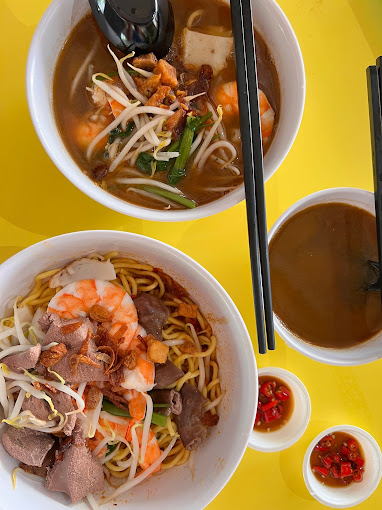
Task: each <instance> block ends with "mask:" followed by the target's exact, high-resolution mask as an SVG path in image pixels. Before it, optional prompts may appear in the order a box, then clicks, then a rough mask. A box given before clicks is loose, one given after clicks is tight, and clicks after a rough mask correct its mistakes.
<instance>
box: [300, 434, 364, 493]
mask: <svg viewBox="0 0 382 510" xmlns="http://www.w3.org/2000/svg"><path fill="white" fill-rule="evenodd" d="M310 467H311V469H312V472H313V473H314V476H315V477H316V478H317V480H319V482H321V483H322V484H324V485H328V486H330V487H344V486H346V485H349V484H351V483H353V482H356V483H359V482H362V479H363V473H364V470H365V457H364V454H363V452H362V449H361V447H360V445H359V443H358V441H357V440H356V439H354V437H352V436H350V435H349V434H346V433H345V432H341V431H337V432H333V433H332V434H330V435H328V436H324V437H323V438H322V439H321V440H320V441H319V442H318V443H317V444H316V446H315V447H314V449H313V451H312V453H311V456H310Z"/></svg>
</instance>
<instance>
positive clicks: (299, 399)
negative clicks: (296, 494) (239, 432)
mask: <svg viewBox="0 0 382 510" xmlns="http://www.w3.org/2000/svg"><path fill="white" fill-rule="evenodd" d="M264 375H266V376H269V377H270V378H272V377H277V378H278V379H281V380H282V381H284V382H285V384H286V385H287V386H288V387H289V388H290V390H291V393H292V395H293V410H292V415H291V416H290V418H289V420H288V421H287V423H286V424H285V425H284V426H283V427H281V428H280V429H277V430H274V431H273V432H272V431H271V432H260V431H258V430H256V429H255V430H252V432H251V435H250V438H249V443H248V446H250V447H251V448H253V449H254V450H258V451H260V452H279V451H281V450H285V449H286V448H289V447H290V446H292V445H293V444H294V443H296V442H297V441H298V440H299V439H300V437H301V436H302V435H303V433H304V432H305V430H306V427H307V426H308V423H309V420H310V413H311V404H310V397H309V393H308V390H307V389H306V388H305V385H304V384H303V382H302V381H300V379H299V378H298V377H296V376H295V375H294V374H292V373H291V372H289V371H288V370H284V369H283V368H278V367H267V368H260V369H259V377H262V376H264Z"/></svg>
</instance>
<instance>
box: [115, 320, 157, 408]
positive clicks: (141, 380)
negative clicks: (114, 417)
mask: <svg viewBox="0 0 382 510" xmlns="http://www.w3.org/2000/svg"><path fill="white" fill-rule="evenodd" d="M145 336H146V331H145V330H144V329H143V328H142V327H141V326H138V330H137V333H136V336H135V338H134V339H133V341H132V342H131V343H130V346H129V349H131V350H132V351H135V352H136V353H137V354H138V360H137V366H136V367H135V368H134V369H132V370H129V369H128V368H127V367H124V373H123V375H124V381H123V382H122V383H121V386H122V388H125V389H126V390H136V391H137V392H140V393H143V392H147V391H150V390H152V389H153V387H154V379H155V365H154V363H152V362H151V361H148V359H147V356H146V350H147V348H146V344H145V343H144V342H143V341H142V340H141V338H142V337H145ZM138 337H139V338H138ZM124 397H125V398H126V400H128V401H130V400H132V403H131V406H132V409H133V408H134V410H133V412H134V413H137V414H138V416H139V415H140V414H141V413H142V408H143V400H142V399H144V397H143V395H140V396H139V397H138V396H137V395H136V394H135V393H134V394H133V393H129V392H127V393H126V394H124ZM144 400H145V403H144V409H146V399H144ZM129 408H130V405H129ZM130 414H131V416H133V414H132V413H131V411H130Z"/></svg>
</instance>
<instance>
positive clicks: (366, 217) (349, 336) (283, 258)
mask: <svg viewBox="0 0 382 510" xmlns="http://www.w3.org/2000/svg"><path fill="white" fill-rule="evenodd" d="M269 256H270V266H271V279H272V297H273V306H274V311H275V313H276V315H277V316H278V318H279V319H280V320H281V321H282V322H283V324H284V325H285V326H286V327H287V328H288V329H289V330H290V331H291V332H292V333H293V334H295V335H296V336H298V337H300V338H301V339H303V340H304V341H306V342H309V343H312V344H314V345H318V346H321V347H329V348H337V349H338V348H347V347H352V346H355V345H358V344H360V343H361V342H365V341H366V340H369V339H370V338H372V337H373V336H374V335H375V334H376V333H378V332H379V331H380V330H381V329H382V306H381V296H380V293H379V292H370V291H368V290H367V282H370V281H371V274H370V266H369V264H368V260H375V261H376V260H378V250H377V237H376V228H375V217H374V216H373V215H371V214H370V213H368V212H367V211H365V210H364V209H360V208H358V207H355V206H352V205H349V204H345V203H327V204H319V205H314V206H312V207H309V208H307V209H304V210H303V211H301V212H298V213H296V214H295V215H294V216H292V217H291V218H290V219H289V220H288V221H286V223H285V224H284V225H283V226H282V227H281V228H280V230H279V231H278V232H277V233H276V234H275V236H274V237H273V239H272V240H271V242H270V246H269Z"/></svg>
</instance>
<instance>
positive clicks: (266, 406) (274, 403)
mask: <svg viewBox="0 0 382 510" xmlns="http://www.w3.org/2000/svg"><path fill="white" fill-rule="evenodd" d="M278 403H279V401H278V400H271V401H269V402H268V404H263V406H262V408H261V410H262V411H263V413H265V412H266V411H268V410H269V409H272V407H277V404H278Z"/></svg>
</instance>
